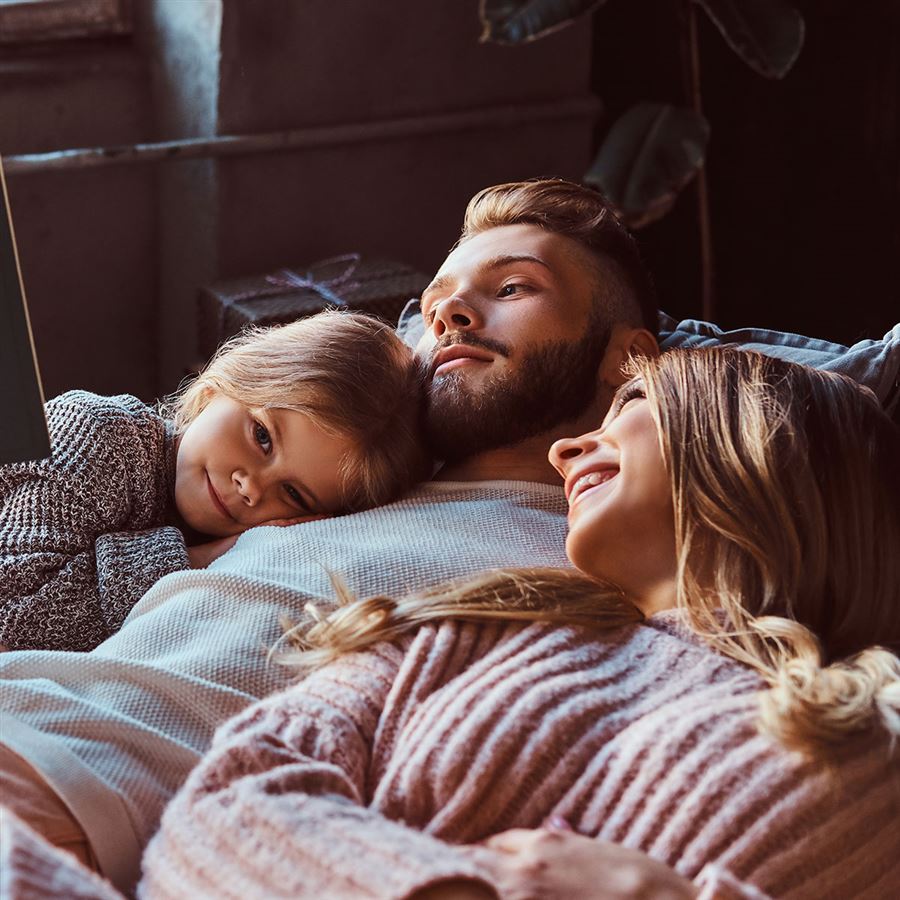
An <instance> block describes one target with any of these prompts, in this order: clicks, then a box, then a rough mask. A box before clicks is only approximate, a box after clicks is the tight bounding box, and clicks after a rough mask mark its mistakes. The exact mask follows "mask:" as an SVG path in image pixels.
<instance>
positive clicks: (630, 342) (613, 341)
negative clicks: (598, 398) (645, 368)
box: [598, 324, 659, 388]
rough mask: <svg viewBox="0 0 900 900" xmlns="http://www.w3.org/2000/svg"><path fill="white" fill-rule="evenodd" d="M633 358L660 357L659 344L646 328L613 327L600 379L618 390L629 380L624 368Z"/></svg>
mask: <svg viewBox="0 0 900 900" xmlns="http://www.w3.org/2000/svg"><path fill="white" fill-rule="evenodd" d="M632 356H646V357H648V358H650V359H655V358H656V357H657V356H659V344H657V343H656V338H655V337H653V335H652V334H650V332H649V331H647V329H646V328H633V327H631V326H630V325H625V324H620V325H615V326H613V330H612V334H611V335H610V338H609V343H608V344H607V346H606V353H605V354H604V355H603V359H602V361H601V362H600V370H599V373H598V374H599V377H600V381H601V382H602V383H603V384H606V385H608V386H609V387H612V388H617V387H619V385H621V384H624V383H625V382H626V381H627V380H628V379H627V376H626V375H625V374H624V373H623V372H622V367H623V366H624V365H625V363H626V362H627V361H628V359H629V358H630V357H632Z"/></svg>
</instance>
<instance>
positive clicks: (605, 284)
mask: <svg viewBox="0 0 900 900" xmlns="http://www.w3.org/2000/svg"><path fill="white" fill-rule="evenodd" d="M503 225H537V226H539V227H540V228H543V229H545V230H547V231H550V232H553V233H555V234H561V235H563V236H565V237H568V238H571V239H572V240H573V241H575V242H576V243H578V244H580V245H581V246H582V247H583V248H584V249H585V250H586V251H587V252H588V253H589V254H590V256H591V257H593V258H594V259H595V260H596V261H597V276H598V283H599V284H598V286H602V288H603V294H602V295H601V296H598V297H596V300H595V302H597V303H600V304H601V307H602V308H601V312H602V313H603V316H602V318H603V319H604V320H605V321H606V322H628V323H629V324H631V325H635V326H640V327H643V328H646V329H647V330H648V331H649V332H650V333H651V334H653V335H654V336H655V335H656V333H657V327H658V326H657V316H658V312H659V310H658V307H657V301H656V293H655V291H654V290H653V283H652V282H651V280H650V276H649V274H648V273H647V270H646V268H645V267H644V264H643V262H642V260H641V256H640V253H639V252H638V248H637V244H636V242H635V240H634V238H633V237H632V236H631V234H630V233H629V231H628V229H627V228H625V226H624V225H623V224H622V223H621V222H620V221H619V220H618V218H617V217H616V215H615V213H614V212H613V211H612V209H611V208H610V206H609V204H608V203H607V202H606V200H605V199H604V198H603V196H602V195H601V194H600V193H598V192H597V191H594V190H591V189H590V188H586V187H583V186H582V185H579V184H573V183H572V182H570V181H564V180H562V179H561V178H539V179H534V180H531V181H516V182H510V183H509V184H498V185H494V186H493V187H489V188H485V189H484V190H483V191H479V192H478V193H477V194H476V195H475V196H474V197H473V198H472V199H471V200H470V201H469V205H468V207H467V208H466V216H465V220H464V222H463V228H462V235H461V236H460V239H459V243H464V242H465V241H467V240H468V239H469V238H471V237H474V236H475V235H477V234H481V233H482V232H483V231H487V230H488V229H490V228H498V227H500V226H503ZM609 268H612V270H613V273H614V275H613V278H612V279H610V278H609V276H608V270H609Z"/></svg>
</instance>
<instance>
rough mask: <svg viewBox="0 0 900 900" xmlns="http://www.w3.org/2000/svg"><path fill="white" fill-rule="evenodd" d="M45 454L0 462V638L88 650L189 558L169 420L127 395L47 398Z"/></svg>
mask: <svg viewBox="0 0 900 900" xmlns="http://www.w3.org/2000/svg"><path fill="white" fill-rule="evenodd" d="M46 409H47V422H48V426H49V429H50V442H51V447H52V455H51V456H50V458H49V459H45V460H39V461H36V462H30V463H16V464H13V465H7V466H0V644H3V645H5V646H7V647H11V648H13V649H22V650H24V649H46V650H90V649H91V648H92V647H95V646H97V644H99V643H100V642H101V641H103V640H104V639H105V638H107V637H108V636H109V635H110V634H112V633H113V632H114V631H116V630H117V629H118V628H120V627H121V625H122V622H123V621H124V619H125V616H126V615H127V614H128V612H129V611H130V610H131V608H132V606H134V604H135V603H136V602H137V601H138V600H139V599H140V598H141V596H142V595H143V594H144V593H145V592H146V591H147V589H148V588H149V587H150V586H151V585H152V584H153V583H154V582H156V581H158V580H159V579H160V578H162V576H163V575H166V574H168V573H169V572H174V571H177V570H179V569H186V568H188V566H189V562H188V556H187V550H186V548H185V544H184V538H183V537H182V535H181V532H180V531H179V530H178V529H177V528H173V527H171V526H167V525H165V520H166V515H167V512H168V511H169V510H170V509H171V508H172V506H173V500H172V496H173V490H174V478H175V446H174V444H175V441H174V436H173V433H172V430H171V427H170V426H169V425H168V424H167V423H166V421H165V420H164V419H162V418H161V417H160V416H159V415H158V414H157V413H156V412H154V411H153V410H152V409H151V408H150V407H148V406H146V405H145V404H144V403H142V402H141V401H140V400H138V399H137V398H136V397H132V396H130V395H127V394H122V395H120V396H117V397H100V396H97V395H96V394H90V393H87V392H86V391H69V392H68V393H66V394H62V395H60V396H59V397H57V398H55V399H54V400H50V401H49V402H48V403H47V406H46Z"/></svg>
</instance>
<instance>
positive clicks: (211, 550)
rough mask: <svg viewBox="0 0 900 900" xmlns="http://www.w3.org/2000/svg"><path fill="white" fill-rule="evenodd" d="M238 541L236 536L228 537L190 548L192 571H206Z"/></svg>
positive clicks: (188, 549) (189, 555)
mask: <svg viewBox="0 0 900 900" xmlns="http://www.w3.org/2000/svg"><path fill="white" fill-rule="evenodd" d="M237 539H238V536H237V535H236V534H232V535H229V536H228V537H223V538H216V539H215V540H214V541H209V542H207V543H205V544H195V545H194V546H193V547H188V548H187V552H188V559H189V560H190V562H191V568H192V569H205V568H206V567H207V566H208V565H209V564H210V563H211V562H212V561H213V560H214V559H218V558H219V557H220V556H221V555H222V554H223V553H225V552H226V551H227V550H230V549H231V548H232V547H233V546H234V542H235V541H236V540H237Z"/></svg>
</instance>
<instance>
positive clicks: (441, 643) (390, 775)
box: [141, 611, 900, 900]
mask: <svg viewBox="0 0 900 900" xmlns="http://www.w3.org/2000/svg"><path fill="white" fill-rule="evenodd" d="M760 686H761V685H760V682H759V681H758V679H757V678H756V676H755V675H753V674H752V673H750V672H748V671H747V670H746V669H745V668H743V667H742V666H740V665H738V664H737V663H735V662H733V661H731V660H728V659H725V658H723V657H722V656H720V655H718V654H716V653H714V652H713V651H711V650H710V649H709V648H708V647H706V646H705V645H703V644H702V643H701V642H700V641H699V640H698V639H697V638H696V637H694V636H693V635H691V634H690V632H689V631H688V630H687V629H686V628H685V627H684V626H683V625H682V624H681V623H680V618H679V614H678V613H677V612H674V611H671V612H667V613H662V614H658V615H657V616H654V617H653V618H652V619H650V620H649V621H648V623H646V624H643V625H637V626H630V627H628V628H624V629H620V630H617V631H615V632H611V633H608V634H605V635H602V634H598V633H596V632H590V631H587V630H583V629H576V628H560V627H552V626H548V625H541V624H535V625H528V626H522V625H504V624H489V625H475V624H463V623H457V622H444V623H442V624H440V625H430V626H425V627H422V628H421V629H419V630H418V631H417V632H416V633H415V634H414V635H412V636H409V637H407V638H404V639H403V640H402V641H400V642H399V643H398V644H382V645H380V646H378V647H377V648H375V649H374V650H372V651H371V652H365V653H360V654H354V655H351V656H348V657H345V658H343V659H341V660H339V661H338V662H336V663H334V664H332V665H330V666H328V667H326V668H324V669H321V670H319V671H318V672H316V673H314V674H313V675H312V676H311V677H309V678H308V679H306V680H305V681H303V682H302V683H300V684H298V685H296V686H295V687H293V688H291V689H289V690H287V691H285V692H284V693H281V694H278V695H275V696H272V697H270V698H268V699H266V700H264V701H262V702H260V703H258V704H256V705H255V706H253V707H251V708H250V709H248V710H247V711H246V712H245V713H243V714H242V715H240V716H238V717H237V718H235V719H234V720H232V721H231V722H230V723H228V724H226V725H225V726H224V727H223V728H222V729H221V730H220V731H219V733H218V735H217V737H216V740H215V742H214V746H213V749H212V750H211V751H210V753H209V754H208V755H207V756H206V758H205V759H204V761H203V762H202V763H201V764H200V766H199V767H198V768H197V769H196V770H195V771H194V772H193V774H192V775H191V776H190V778H189V780H188V782H187V783H186V785H185V787H184V788H183V789H182V790H181V792H180V793H179V794H178V795H177V797H176V798H175V800H174V801H173V802H172V804H171V805H170V806H169V807H168V810H167V812H166V814H165V816H164V818H163V823H162V827H161V830H160V832H159V833H158V835H157V836H156V838H154V840H153V842H152V843H151V845H150V847H149V849H148V852H147V854H146V856H145V866H144V880H143V882H142V890H141V893H142V895H143V896H144V897H148V898H157V897H172V898H175V897H184V896H191V897H199V896H215V897H240V898H248V897H259V896H266V897H270V896H272V897H274V896H294V897H299V896H305V897H345V896H346V897H350V896H359V897H399V896H403V895H405V894H407V893H408V892H410V891H412V890H414V889H416V888H417V887H421V886H424V885H427V884H429V883H431V882H433V881H435V880H438V879H441V878H446V877H453V876H473V877H476V878H478V877H484V879H485V880H486V881H488V883H490V879H489V878H487V877H486V876H485V875H484V872H483V870H482V869H481V867H480V865H479V861H478V856H477V853H475V854H472V853H470V852H467V851H463V850H461V849H460V848H459V846H458V845H461V844H473V843H475V842H478V841H481V840H482V839H484V838H486V837H488V836H489V835H492V834H496V833H497V832H500V831H504V830H505V829H508V828H513V827H524V828H535V827H538V826H540V825H541V823H542V822H543V821H544V820H545V819H546V817H547V816H548V815H550V814H551V813H555V814H558V815H560V816H563V817H565V818H566V819H568V820H569V822H571V823H572V825H573V826H574V827H575V829H576V830H577V831H579V832H581V833H583V834H588V835H596V836H598V837H601V838H603V839H606V840H609V841H614V842H618V843H621V844H624V845H627V846H629V847H635V848H638V849H640V850H643V851H645V852H646V853H649V854H650V855H651V856H654V857H656V858H657V859H659V860H661V861H663V862H665V863H667V864H669V865H671V866H672V867H673V868H675V869H676V870H677V871H678V872H680V873H682V874H683V875H685V876H687V877H688V878H692V879H700V875H701V872H702V871H703V870H704V867H708V868H707V869H706V873H705V875H704V876H703V879H700V880H698V883H701V882H702V880H705V882H706V893H708V894H709V895H710V896H712V895H715V894H716V893H717V892H719V893H721V894H722V895H723V896H724V895H726V894H727V895H728V896H734V890H735V888H734V885H733V880H734V879H737V880H739V881H740V882H743V883H744V884H745V885H746V888H745V895H746V896H748V897H750V896H758V893H757V891H763V892H765V893H768V894H769V895H771V896H773V897H791V898H800V897H809V898H816V900H823V898H828V897H836V898H837V897H840V898H847V897H871V898H876V897H877V898H885V897H890V896H897V895H898V890H900V828H898V811H900V790H898V773H897V769H896V759H895V760H894V762H893V763H891V762H890V761H889V757H888V746H887V741H886V740H882V739H877V738H872V739H862V740H856V741H854V742H852V744H851V745H850V746H847V747H845V748H844V749H843V750H842V751H841V753H840V756H839V758H838V759H837V760H836V762H835V765H834V766H833V767H832V770H831V771H830V772H829V771H826V770H825V768H824V767H821V766H816V765H814V764H812V763H810V762H807V761H805V760H804V759H803V758H802V757H800V756H799V755H797V754H794V753H790V752H787V751H785V750H783V749H781V748H780V747H779V746H777V745H776V744H775V743H774V742H773V741H772V740H771V739H769V738H767V737H763V736H761V735H760V734H758V733H757V730H756V728H755V719H756V709H757V702H756V698H755V693H756V692H757V691H758V690H759V688H760ZM726 882H728V883H732V885H731V887H728V888H726ZM717 885H718V887H717ZM754 888H755V889H756V890H754Z"/></svg>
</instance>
